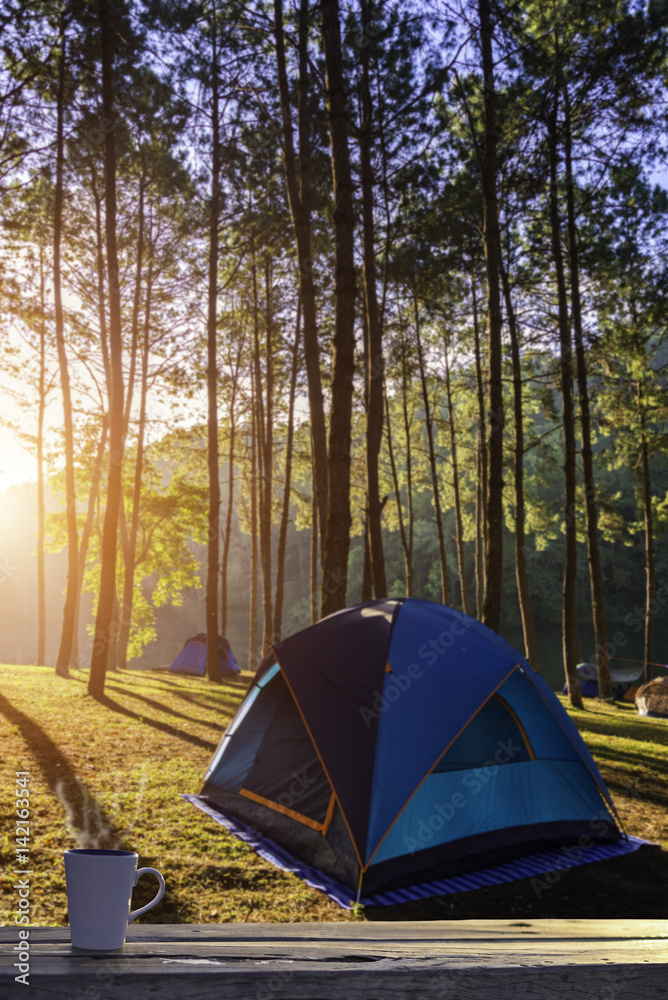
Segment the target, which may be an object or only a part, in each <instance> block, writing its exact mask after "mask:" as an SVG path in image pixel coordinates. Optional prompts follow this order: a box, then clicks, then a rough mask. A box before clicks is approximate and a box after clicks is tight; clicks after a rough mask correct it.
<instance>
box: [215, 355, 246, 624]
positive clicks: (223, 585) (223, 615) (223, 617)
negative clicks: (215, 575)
mask: <svg viewBox="0 0 668 1000" xmlns="http://www.w3.org/2000/svg"><path fill="white" fill-rule="evenodd" d="M240 361H241V348H239V353H238V355H237V360H236V365H235V371H234V376H233V381H232V392H231V396H230V450H229V458H228V473H229V474H228V480H227V512H226V514H225V532H224V534H223V558H222V562H221V568H220V592H221V596H220V631H221V635H224V636H226V635H227V589H228V587H227V574H228V565H229V558H230V544H231V542H232V511H233V510H234V459H235V446H236V437H237V424H236V401H237V383H238V378H239V365H240Z"/></svg>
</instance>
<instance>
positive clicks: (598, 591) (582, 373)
mask: <svg viewBox="0 0 668 1000" xmlns="http://www.w3.org/2000/svg"><path fill="white" fill-rule="evenodd" d="M564 105H565V113H566V114H565V123H564V125H565V129H564V154H565V164H566V211H567V216H568V264H569V272H570V279H571V280H570V283H571V314H572V317H573V336H574V339H575V359H576V364H577V379H578V396H579V400H580V433H581V442H582V449H581V453H582V471H583V474H584V495H585V524H586V531H587V556H588V562H589V583H590V588H591V608H592V616H593V620H594V640H595V644H596V654H595V656H594V657H592V660H593V661H594V662H595V663H596V667H597V671H598V692H599V697H600V698H605V699H606V700H607V701H612V699H613V697H614V692H613V690H612V681H611V679H610V659H609V656H608V626H607V623H606V620H605V597H604V593H603V573H602V570H601V554H600V551H599V545H598V509H597V504H596V485H595V483H594V461H593V456H592V450H591V417H590V413H589V386H588V385H587V361H586V358H585V349H584V337H583V334H582V306H581V302H580V261H579V249H578V234H577V227H576V224H575V201H574V192H573V168H572V156H571V129H570V107H569V100H568V90H567V88H566V87H565V86H564Z"/></svg>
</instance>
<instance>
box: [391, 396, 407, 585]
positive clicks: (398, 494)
mask: <svg viewBox="0 0 668 1000" xmlns="http://www.w3.org/2000/svg"><path fill="white" fill-rule="evenodd" d="M385 424H386V427H387V450H388V454H389V458H390V470H391V472H392V485H393V486H394V498H395V501H396V504H397V520H398V521H399V538H400V540H401V551H402V553H403V556H404V570H405V573H406V596H407V597H412V596H413V594H412V588H413V579H412V576H413V573H412V566H411V559H410V553H409V548H408V535H407V532H406V527H405V524H404V512H403V505H402V503H401V490H400V488H399V476H398V474H397V463H396V461H395V458H394V445H393V443H392V423H391V421H390V404H389V400H388V398H387V393H386V394H385Z"/></svg>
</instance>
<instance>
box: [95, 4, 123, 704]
mask: <svg viewBox="0 0 668 1000" xmlns="http://www.w3.org/2000/svg"><path fill="white" fill-rule="evenodd" d="M99 14H100V37H101V43H102V110H103V113H104V117H105V118H106V120H107V121H108V122H110V123H111V127H110V128H109V129H107V131H106V132H105V136H104V188H105V195H104V201H105V236H106V248H107V268H108V272H109V355H110V366H111V385H110V386H109V472H108V476H107V505H106V509H105V515H104V530H103V537H102V564H101V567H100V593H99V598H98V604H97V615H96V619H95V640H94V643H93V654H92V656H91V662H90V675H89V679H88V693H89V694H91V695H93V696H94V697H96V698H101V697H102V695H103V694H104V681H105V675H106V670H107V657H108V653H109V644H110V640H111V625H112V614H113V602H114V599H115V596H116V548H117V534H118V513H119V509H120V504H121V489H122V474H123V447H124V436H123V357H122V355H123V341H122V332H121V287H120V272H119V268H118V255H117V251H116V139H115V132H116V110H115V108H114V91H113V82H112V73H113V55H114V32H115V28H114V26H113V25H112V23H111V19H110V8H109V0H100V4H99Z"/></svg>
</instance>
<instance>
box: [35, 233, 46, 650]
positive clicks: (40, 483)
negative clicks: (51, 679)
mask: <svg viewBox="0 0 668 1000" xmlns="http://www.w3.org/2000/svg"><path fill="white" fill-rule="evenodd" d="M39 290H40V307H41V308H40V324H39V389H38V392H39V403H38V411H37V656H36V657H35V664H36V666H38V667H43V666H44V659H45V654H46V579H45V548H44V534H45V531H44V519H45V504H44V411H45V410H46V295H45V291H46V276H45V274H44V247H43V245H42V241H41V240H40V245H39Z"/></svg>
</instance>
